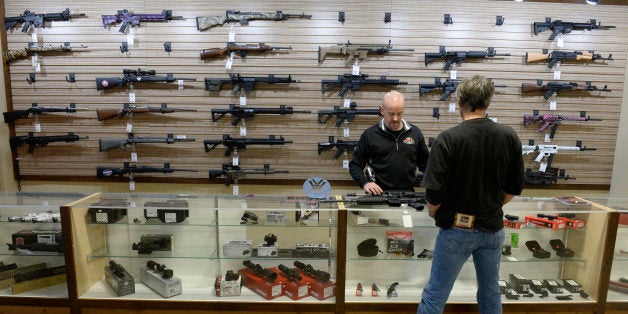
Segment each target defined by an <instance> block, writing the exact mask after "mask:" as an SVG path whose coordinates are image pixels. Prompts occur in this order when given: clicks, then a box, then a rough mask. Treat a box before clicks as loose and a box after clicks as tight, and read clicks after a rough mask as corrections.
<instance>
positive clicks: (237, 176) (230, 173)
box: [209, 162, 289, 217]
mask: <svg viewBox="0 0 628 314" xmlns="http://www.w3.org/2000/svg"><path fill="white" fill-rule="evenodd" d="M288 172H289V171H288V170H275V169H271V168H270V165H269V164H264V168H262V169H246V168H240V166H234V165H233V163H231V162H229V163H224V164H222V169H220V170H209V178H211V179H215V178H218V177H223V176H224V177H226V178H227V180H226V181H225V185H227V186H229V185H231V184H232V183H236V184H237V183H238V180H241V179H244V177H245V176H246V175H247V174H263V175H267V174H275V173H288ZM243 217H244V216H243Z"/></svg>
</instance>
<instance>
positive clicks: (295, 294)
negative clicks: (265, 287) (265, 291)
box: [269, 267, 310, 300]
mask: <svg viewBox="0 0 628 314" xmlns="http://www.w3.org/2000/svg"><path fill="white" fill-rule="evenodd" d="M269 269H270V270H272V271H274V272H276V273H277V274H278V277H277V280H278V281H280V282H282V283H283V293H284V294H285V295H286V296H288V297H289V298H290V299H292V300H299V299H303V298H305V297H307V296H309V295H310V285H309V284H308V282H307V281H306V280H305V279H304V278H303V277H304V276H302V275H301V280H290V279H289V278H288V276H287V275H286V273H284V272H282V271H281V270H279V268H277V267H272V268H269Z"/></svg>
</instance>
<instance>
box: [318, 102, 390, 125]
mask: <svg viewBox="0 0 628 314" xmlns="http://www.w3.org/2000/svg"><path fill="white" fill-rule="evenodd" d="M357 107H358V104H357V103H355V102H351V104H350V105H349V108H344V107H343V108H341V107H340V106H334V110H319V111H318V123H323V124H325V123H327V121H329V119H331V117H332V116H336V118H338V119H337V120H336V127H339V126H340V125H341V124H342V122H343V121H353V120H355V118H356V116H358V115H372V116H381V115H382V112H381V110H380V109H356V108H357ZM324 116H327V117H326V118H325V119H323V117H324Z"/></svg>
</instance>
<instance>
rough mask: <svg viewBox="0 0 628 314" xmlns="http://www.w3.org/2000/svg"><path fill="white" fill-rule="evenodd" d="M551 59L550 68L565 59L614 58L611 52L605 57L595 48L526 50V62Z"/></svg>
mask: <svg viewBox="0 0 628 314" xmlns="http://www.w3.org/2000/svg"><path fill="white" fill-rule="evenodd" d="M542 60H549V64H548V65H547V67H548V68H550V69H551V68H553V67H554V65H555V64H556V63H557V62H563V61H565V60H575V61H595V60H611V61H612V60H613V55H612V54H609V55H608V57H606V58H604V57H603V56H602V55H601V54H599V53H595V51H593V50H589V51H561V50H554V51H552V52H549V51H548V50H547V49H543V52H542V53H538V52H526V62H534V61H542Z"/></svg>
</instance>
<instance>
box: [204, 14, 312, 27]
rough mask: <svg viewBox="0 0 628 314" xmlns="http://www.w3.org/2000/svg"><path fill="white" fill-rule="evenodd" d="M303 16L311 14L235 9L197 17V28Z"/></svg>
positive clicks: (308, 17)
mask: <svg viewBox="0 0 628 314" xmlns="http://www.w3.org/2000/svg"><path fill="white" fill-rule="evenodd" d="M291 18H292V19H294V18H301V19H310V18H312V16H311V15H306V14H305V13H301V14H285V13H283V12H282V11H275V12H240V11H235V10H227V11H226V13H225V16H220V15H214V16H212V15H207V16H197V17H196V29H198V30H199V31H204V30H207V29H209V28H212V27H214V26H217V25H222V24H225V23H227V22H239V23H240V24H241V25H248V24H249V21H255V20H267V21H283V20H287V19H291Z"/></svg>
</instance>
